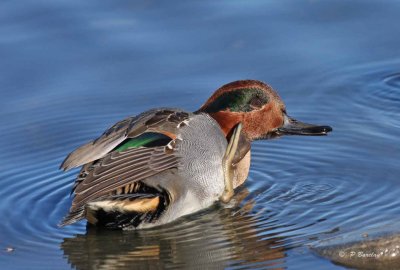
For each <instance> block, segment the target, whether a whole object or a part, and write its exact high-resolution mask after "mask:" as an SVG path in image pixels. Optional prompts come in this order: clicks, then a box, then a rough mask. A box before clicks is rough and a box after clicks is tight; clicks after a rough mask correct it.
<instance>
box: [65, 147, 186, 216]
mask: <svg viewBox="0 0 400 270" xmlns="http://www.w3.org/2000/svg"><path fill="white" fill-rule="evenodd" d="M178 163H179V158H178V157H177V156H176V155H175V154H174V153H166V152H165V147H164V146H161V147H154V148H132V149H128V150H126V151H124V152H121V153H119V152H113V153H110V154H108V155H107V156H106V157H105V158H104V159H102V160H100V161H99V163H98V164H97V165H96V166H95V167H93V168H92V169H91V170H90V171H89V172H88V173H87V175H86V177H85V178H84V179H83V180H81V181H80V182H79V183H78V184H77V185H76V188H75V198H74V200H73V202H72V207H71V211H72V212H73V211H75V210H76V209H78V208H80V207H82V206H84V205H85V204H86V203H88V202H90V201H93V200H96V199H98V198H101V197H103V196H104V195H109V194H110V193H111V192H112V191H114V190H116V189H117V188H120V187H123V186H125V185H127V184H129V183H131V182H135V181H140V180H143V179H145V178H147V177H150V176H153V175H155V174H158V173H160V172H162V171H164V170H167V169H171V168H176V167H177V166H178Z"/></svg>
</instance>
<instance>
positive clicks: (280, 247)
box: [61, 189, 287, 269]
mask: <svg viewBox="0 0 400 270" xmlns="http://www.w3.org/2000/svg"><path fill="white" fill-rule="evenodd" d="M247 194H248V190H247V189H243V190H242V191H241V192H240V193H239V194H238V195H237V196H236V197H235V199H236V202H235V205H234V206H233V207H229V208H223V207H222V206H216V207H214V208H213V209H209V210H207V211H204V212H201V213H199V214H197V215H194V216H190V217H187V218H183V219H181V220H180V221H178V222H176V223H174V224H170V225H166V226H162V227H159V228H155V229H149V230H140V231H109V230H102V229H99V228H95V227H91V226H88V227H87V230H86V234H83V235H77V236H75V237H73V238H65V239H64V241H63V242H62V243H61V249H62V250H63V252H64V256H65V257H66V258H67V260H68V262H69V264H70V265H71V266H73V267H75V268H76V269H153V268H154V269H157V268H168V269H171V268H172V269H173V268H187V269H200V268H201V269H221V268H225V267H239V268H241V267H244V266H246V267H250V266H252V267H263V268H274V269H279V268H281V269H283V268H284V267H283V265H284V264H285V257H286V250H287V249H286V247H285V245H284V243H285V237H280V236H274V235H273V234H271V235H269V237H265V235H264V236H263V235H262V234H259V228H258V227H259V225H257V223H258V220H257V218H255V216H254V214H252V208H253V203H252V202H247V203H245V204H244V205H242V206H241V207H239V206H238V204H240V202H241V201H242V200H243V198H244V197H245V196H246V195H247ZM270 229H271V230H273V229H274V228H273V227H271V228H270Z"/></svg>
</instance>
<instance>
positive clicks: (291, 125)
mask: <svg viewBox="0 0 400 270" xmlns="http://www.w3.org/2000/svg"><path fill="white" fill-rule="evenodd" d="M331 131H332V128H331V127H330V126H317V125H312V124H307V123H303V122H300V121H297V120H295V119H293V118H291V117H289V116H285V122H284V124H283V126H282V127H280V128H278V129H277V130H276V133H277V135H305V136H323V135H327V134H328V132H331Z"/></svg>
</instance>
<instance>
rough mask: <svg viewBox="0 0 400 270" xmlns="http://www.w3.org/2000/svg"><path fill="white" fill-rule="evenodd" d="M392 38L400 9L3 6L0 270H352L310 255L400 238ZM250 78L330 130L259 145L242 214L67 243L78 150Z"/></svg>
mask: <svg viewBox="0 0 400 270" xmlns="http://www.w3.org/2000/svg"><path fill="white" fill-rule="evenodd" d="M398 25H400V2H398V1H385V2H379V1H311V0H310V1H251V2H250V1H218V2H216V1H200V2H192V3H190V2H183V1H181V2H174V3H172V2H170V1H163V2H162V1H134V2H132V1H123V0H119V1H74V0H70V1H27V0H22V1H2V3H1V4H0V59H1V61H0V94H1V99H0V112H1V113H0V123H1V125H0V149H1V151H0V168H1V170H0V216H1V221H2V222H1V224H0V269H70V268H76V269H102V268H104V269H147V268H199V269H204V268H207V267H208V268H231V269H241V268H246V269H247V268H260V269H265V268H270V269H274V268H287V269H343V267H341V266H337V265H334V264H332V263H331V262H329V261H328V260H325V259H322V258H320V257H317V256H315V255H314V254H313V253H312V252H311V251H310V250H309V248H308V245H309V244H310V243H312V242H313V241H315V240H318V239H325V238H328V237H331V236H334V235H336V234H340V233H343V232H351V231H353V230H360V229H361V230H363V229H365V230H368V229H369V228H385V226H387V225H388V224H391V226H393V224H400V201H399V200H398V198H399V197H400V189H398V187H399V183H400V182H399V181H400V180H399V178H398V175H399V174H400V168H399V166H398V165H399V158H400V144H399V140H398V138H399V136H400V117H399V113H400V35H398V29H399V27H398ZM247 78H250V79H258V80H262V81H265V82H267V83H269V84H270V85H272V86H273V87H274V88H275V89H276V90H277V91H278V92H279V94H280V95H281V97H282V98H283V100H284V101H285V103H286V105H287V109H288V112H289V114H290V115H291V116H293V117H295V118H298V119H299V120H303V121H306V122H311V123H318V124H326V125H331V126H332V127H333V128H334V132H333V133H331V134H330V135H329V136H328V137H295V136H291V137H285V138H281V139H278V140H271V141H257V142H255V143H254V144H253V153H252V154H253V156H252V159H253V160H252V167H251V171H250V176H249V180H248V181H247V182H246V184H245V185H244V187H243V188H241V189H240V190H239V191H237V194H236V196H235V200H234V201H235V202H234V203H232V204H231V205H228V206H218V205H217V206H215V207H213V208H211V209H208V210H206V211H203V212H201V213H198V214H195V215H193V216H189V217H186V218H183V219H181V220H180V221H178V222H176V223H174V224H170V225H166V226H163V227H161V228H158V229H154V230H146V231H137V232H115V231H112V232H110V231H104V230H86V226H85V223H84V222H80V223H78V224H75V225H72V226H68V227H65V228H58V227H57V224H58V223H59V221H60V220H61V218H62V217H63V216H64V215H65V214H66V213H67V211H68V208H69V206H70V203H71V198H70V196H69V192H70V189H71V187H72V184H73V181H74V178H75V176H76V174H77V170H73V171H71V172H67V173H63V172H61V171H59V170H58V166H59V164H60V163H61V161H62V160H63V159H64V157H65V156H66V155H67V154H68V153H69V152H70V151H72V150H73V149H74V148H76V147H77V146H79V145H80V144H82V143H85V142H87V141H89V140H91V139H93V138H95V137H97V136H98V135H100V134H101V133H102V132H103V131H104V130H105V129H106V128H107V127H109V126H111V125H112V124H113V123H114V122H116V121H118V120H121V119H123V118H124V117H127V116H129V115H135V114H137V113H140V112H141V111H144V110H147V109H149V108H152V107H157V106H173V107H182V108H185V109H187V110H195V109H197V108H198V107H199V106H200V105H201V104H203V102H204V101H205V100H206V99H207V97H208V96H209V95H210V94H211V93H212V92H213V91H214V90H215V89H216V88H218V87H219V86H221V85H223V84H225V83H227V82H230V81H234V80H238V79H247ZM398 228H399V230H400V225H399V226H398Z"/></svg>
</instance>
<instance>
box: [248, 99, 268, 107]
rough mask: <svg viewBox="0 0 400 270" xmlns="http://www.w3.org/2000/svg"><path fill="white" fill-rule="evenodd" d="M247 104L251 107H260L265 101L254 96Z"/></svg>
mask: <svg viewBox="0 0 400 270" xmlns="http://www.w3.org/2000/svg"><path fill="white" fill-rule="evenodd" d="M249 104H250V107H251V108H252V109H260V108H261V107H262V106H263V105H264V104H265V102H264V101H263V100H261V99H260V98H259V97H254V98H252V99H251V100H250V102H249Z"/></svg>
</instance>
